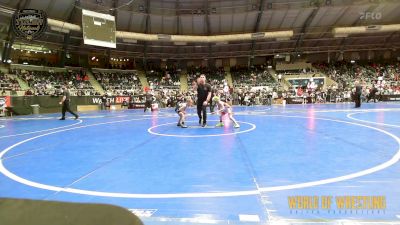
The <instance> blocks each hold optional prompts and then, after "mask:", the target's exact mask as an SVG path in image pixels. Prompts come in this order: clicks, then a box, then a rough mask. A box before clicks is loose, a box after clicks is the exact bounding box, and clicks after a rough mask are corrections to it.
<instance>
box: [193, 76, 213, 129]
mask: <svg viewBox="0 0 400 225" xmlns="http://www.w3.org/2000/svg"><path fill="white" fill-rule="evenodd" d="M193 89H194V90H197V115H198V116H199V124H200V125H201V126H202V127H205V126H206V125H207V110H206V109H207V105H208V104H209V102H210V100H211V91H212V90H211V85H210V84H207V83H206V76H205V75H204V74H201V75H200V77H199V78H197V83H196V82H194V83H193Z"/></svg>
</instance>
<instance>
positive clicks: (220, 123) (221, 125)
mask: <svg viewBox="0 0 400 225" xmlns="http://www.w3.org/2000/svg"><path fill="white" fill-rule="evenodd" d="M215 126H216V127H223V126H224V123H222V122H219V123H217V125H215Z"/></svg>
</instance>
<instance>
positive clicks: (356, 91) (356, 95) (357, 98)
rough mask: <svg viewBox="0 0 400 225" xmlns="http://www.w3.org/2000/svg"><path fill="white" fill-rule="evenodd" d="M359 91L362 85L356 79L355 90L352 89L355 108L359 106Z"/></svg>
mask: <svg viewBox="0 0 400 225" xmlns="http://www.w3.org/2000/svg"><path fill="white" fill-rule="evenodd" d="M361 92H362V86H361V84H360V82H359V81H358V80H356V82H355V91H354V101H355V103H356V108H360V107H361Z"/></svg>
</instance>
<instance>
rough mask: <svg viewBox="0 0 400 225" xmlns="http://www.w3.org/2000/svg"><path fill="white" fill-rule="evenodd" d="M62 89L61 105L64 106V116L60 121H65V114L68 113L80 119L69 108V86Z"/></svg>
mask: <svg viewBox="0 0 400 225" xmlns="http://www.w3.org/2000/svg"><path fill="white" fill-rule="evenodd" d="M62 89H63V97H62V99H61V101H60V105H62V110H61V112H62V116H61V118H60V120H65V112H67V111H68V112H69V113H71V114H72V115H74V116H75V119H78V118H79V116H78V114H76V113H74V112H73V111H72V110H71V108H70V106H69V103H70V101H71V98H70V93H69V90H68V88H67V85H63V86H62Z"/></svg>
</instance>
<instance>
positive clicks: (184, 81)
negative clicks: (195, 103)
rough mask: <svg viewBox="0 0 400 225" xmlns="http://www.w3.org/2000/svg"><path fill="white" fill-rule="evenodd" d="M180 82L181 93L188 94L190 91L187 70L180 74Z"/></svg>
mask: <svg viewBox="0 0 400 225" xmlns="http://www.w3.org/2000/svg"><path fill="white" fill-rule="evenodd" d="M179 80H180V82H181V92H187V91H188V90H189V86H188V78H187V70H182V71H181V73H180V74H179Z"/></svg>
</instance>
